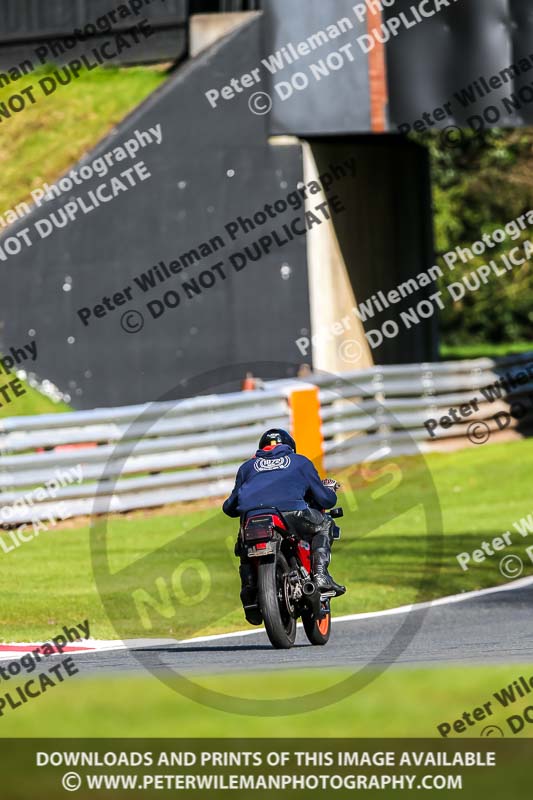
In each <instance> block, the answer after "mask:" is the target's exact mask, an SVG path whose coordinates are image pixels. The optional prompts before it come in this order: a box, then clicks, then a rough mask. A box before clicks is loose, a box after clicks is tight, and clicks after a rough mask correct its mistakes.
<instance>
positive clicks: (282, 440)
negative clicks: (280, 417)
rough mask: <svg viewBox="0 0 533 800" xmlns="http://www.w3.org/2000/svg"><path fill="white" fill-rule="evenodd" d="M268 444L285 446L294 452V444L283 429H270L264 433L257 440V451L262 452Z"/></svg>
mask: <svg viewBox="0 0 533 800" xmlns="http://www.w3.org/2000/svg"><path fill="white" fill-rule="evenodd" d="M270 444H286V445H288V446H289V447H290V448H291V449H292V450H294V452H296V442H295V441H294V439H293V438H292V436H291V435H290V433H287V431H284V430H283V428H270V430H268V431H266V433H264V434H263V435H262V436H261V439H260V440H259V449H260V450H264V448H265V447H268V445H270Z"/></svg>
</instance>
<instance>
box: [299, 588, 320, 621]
mask: <svg viewBox="0 0 533 800" xmlns="http://www.w3.org/2000/svg"><path fill="white" fill-rule="evenodd" d="M302 592H303V594H304V597H305V599H306V601H307V605H308V606H309V608H310V610H311V613H312V614H313V617H314V618H315V619H320V617H321V602H320V592H319V591H318V589H317V588H316V586H315V584H314V583H313V581H306V582H305V583H304V585H303V586H302Z"/></svg>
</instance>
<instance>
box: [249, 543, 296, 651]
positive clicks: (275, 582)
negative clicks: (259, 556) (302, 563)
mask: <svg viewBox="0 0 533 800" xmlns="http://www.w3.org/2000/svg"><path fill="white" fill-rule="evenodd" d="M288 572H289V565H288V563H287V559H286V558H285V556H284V555H283V553H277V555H276V557H275V559H274V560H273V561H263V562H260V563H259V568H258V572H257V589H258V597H259V607H260V609H261V613H262V614H263V620H264V623H265V628H266V632H267V636H268V638H269V639H270V642H271V644H272V646H273V647H275V648H276V650H288V649H289V648H290V647H292V646H293V644H294V640H295V639H296V620H295V619H294V617H292V616H291V615H290V614H289V611H288V609H287V606H286V604H285V599H284V597H285V592H284V585H283V584H284V576H285V575H287V574H288Z"/></svg>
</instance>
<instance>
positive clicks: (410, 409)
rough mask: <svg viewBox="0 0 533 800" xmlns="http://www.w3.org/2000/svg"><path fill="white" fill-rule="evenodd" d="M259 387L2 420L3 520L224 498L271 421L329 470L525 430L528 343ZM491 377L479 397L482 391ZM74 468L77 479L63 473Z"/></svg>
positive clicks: (530, 395) (530, 393) (532, 359)
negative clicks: (448, 420)
mask: <svg viewBox="0 0 533 800" xmlns="http://www.w3.org/2000/svg"><path fill="white" fill-rule="evenodd" d="M264 386H265V388H264V389H262V390H255V391H248V392H239V393H232V394H224V395H211V396H201V397H196V398H190V399H186V400H181V401H176V402H167V403H153V404H149V405H145V406H128V407H120V408H106V409H95V410H92V411H80V412H73V413H67V414H48V415H46V414H44V415H40V416H33V417H11V418H9V419H5V420H3V421H2V422H0V452H1V453H2V456H1V469H0V490H1V494H0V500H1V503H2V521H3V522H4V524H11V525H16V524H19V523H22V522H28V521H33V520H37V519H46V518H47V517H50V516H54V517H56V518H57V517H61V516H62V517H66V516H69V517H70V516H78V515H89V514H93V513H102V512H105V511H112V512H123V511H129V510H132V509H137V508H150V507H156V506H162V505H165V504H168V503H177V502H182V501H189V500H195V499H201V498H209V497H220V496H223V495H226V494H228V493H229V492H230V491H231V488H232V486H233V480H234V476H235V472H236V469H237V466H238V465H239V464H240V463H241V462H242V461H244V460H245V459H246V458H248V457H249V456H250V455H251V454H252V453H253V452H254V450H255V448H256V446H257V441H258V439H259V436H260V435H261V433H262V432H263V431H264V430H265V428H267V427H271V426H275V425H280V426H283V427H287V428H290V429H291V430H292V431H293V432H295V433H296V434H297V436H298V443H299V449H300V452H303V453H304V454H305V455H307V456H309V457H310V458H312V459H313V460H314V461H315V463H316V464H317V466H318V467H319V469H324V470H325V471H326V472H328V473H334V472H335V471H336V470H339V469H342V468H344V467H347V466H350V465H352V464H356V463H360V462H363V461H372V460H377V459H380V458H386V457H387V456H390V455H403V454H405V455H408V454H410V453H415V452H430V451H434V450H449V449H453V448H459V447H464V446H467V445H468V444H484V443H485V442H482V441H481V440H478V441H475V439H473V438H472V437H471V436H470V439H469V434H468V431H469V426H471V425H472V424H473V423H474V422H477V423H480V424H481V425H482V426H483V428H482V429H483V430H486V431H488V437H487V440H486V441H487V442H488V441H489V440H490V441H498V440H501V439H502V438H505V437H507V438H509V436H510V435H511V436H514V437H518V436H520V435H523V434H526V433H528V432H530V431H533V426H532V420H533V414H532V413H531V412H533V352H531V353H528V354H523V355H518V356H513V357H509V358H506V359H501V360H498V361H494V360H491V359H478V360H475V361H457V362H443V363H435V364H430V363H428V364H417V365H402V366H386V367H375V368H372V369H368V370H363V371H358V372H352V373H344V374H343V375H342V376H332V375H326V374H314V375H312V376H311V377H309V378H308V379H307V380H306V381H305V382H303V381H295V380H284V381H270V382H267V383H265V384H264ZM491 386H492V387H493V392H492V393H489V398H487V397H486V396H485V394H484V393H483V392H482V391H481V390H483V389H485V390H486V389H487V387H491ZM498 387H499V389H498ZM492 396H494V397H493V399H492ZM317 399H318V400H319V404H318V403H317ZM472 401H475V403H474V405H473V406H472ZM461 407H463V411H465V415H464V416H461V418H460V421H453V424H451V425H449V426H446V427H445V428H442V427H438V428H436V429H435V430H434V431H432V433H433V435H431V433H430V431H429V430H428V428H427V426H426V424H425V423H427V421H428V420H429V419H434V420H439V419H441V418H442V417H446V416H447V415H449V413H450V409H451V408H456V409H461ZM467 407H469V408H470V413H469V414H468V415H467V414H466V410H467ZM510 411H511V412H512V413H513V414H514V415H515V416H511V414H510V413H509V412H510ZM141 417H142V418H141ZM320 420H321V425H320V424H319V423H320ZM320 427H321V430H317V428H320ZM78 465H79V466H81V469H82V473H81V474H82V478H81V482H79V483H77V482H76V483H74V482H67V481H66V480H65V481H62V480H61V476H62V475H65V474H66V473H67V472H68V471H69V469H72V468H73V467H77V466H78ZM104 475H105V480H103V476H104ZM51 480H54V481H56V483H57V484H59V486H58V487H57V489H56V491H55V493H54V495H53V496H50V494H49V493H47V492H44V491H43V492H41V493H39V492H38V491H37V488H38V487H43V486H45V485H46V483H47V482H48V481H51ZM99 482H100V483H99ZM63 483H64V485H61V484H63ZM39 495H41V496H39ZM97 495H98V496H97ZM28 498H30V499H28ZM59 503H61V509H62V511H61V514H60V513H59V512H58V504H59ZM6 508H10V512H9V514H7V512H6V511H5V509H6ZM8 516H9V519H7V517H8Z"/></svg>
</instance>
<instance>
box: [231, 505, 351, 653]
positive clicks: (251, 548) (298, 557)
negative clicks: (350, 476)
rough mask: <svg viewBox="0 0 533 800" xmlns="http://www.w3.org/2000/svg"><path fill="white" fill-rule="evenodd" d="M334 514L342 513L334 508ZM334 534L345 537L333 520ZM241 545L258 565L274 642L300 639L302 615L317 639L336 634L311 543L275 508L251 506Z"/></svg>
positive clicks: (260, 594)
mask: <svg viewBox="0 0 533 800" xmlns="http://www.w3.org/2000/svg"><path fill="white" fill-rule="evenodd" d="M328 514H329V516H330V517H332V518H333V519H337V518H339V517H342V516H343V510H342V508H334V509H332V510H331V511H329V512H328ZM332 538H333V539H339V538H340V529H339V528H338V526H337V525H335V524H334V523H333V525H332ZM238 544H239V548H240V551H241V552H243V553H245V554H246V555H247V557H248V558H249V559H250V561H251V563H253V564H255V565H256V567H257V589H258V591H257V605H258V607H259V610H260V611H261V614H262V615H263V621H264V623H265V629H266V632H267V635H268V638H269V639H270V642H271V644H272V645H273V647H275V648H276V649H289V648H290V647H292V646H293V645H294V641H295V639H296V621H297V619H298V618H299V617H301V618H302V623H303V627H304V630H305V633H306V636H307V638H308V639H309V641H310V642H311V644H312V645H318V646H320V645H325V644H327V642H328V640H329V637H330V634H331V609H330V602H331V598H332V597H335V592H334V591H329V592H324V593H321V592H320V591H319V590H318V588H317V586H316V585H315V583H314V582H313V579H312V577H311V545H310V544H309V543H308V542H306V541H303V540H302V539H300V538H299V537H297V536H296V535H294V534H291V533H290V531H289V529H288V526H287V524H286V522H285V520H284V519H283V514H282V513H281V512H280V511H278V509H276V508H265V509H261V510H256V511H251V512H249V513H248V514H247V515H245V517H244V518H243V519H242V521H241V527H240V531H239V543H238Z"/></svg>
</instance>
